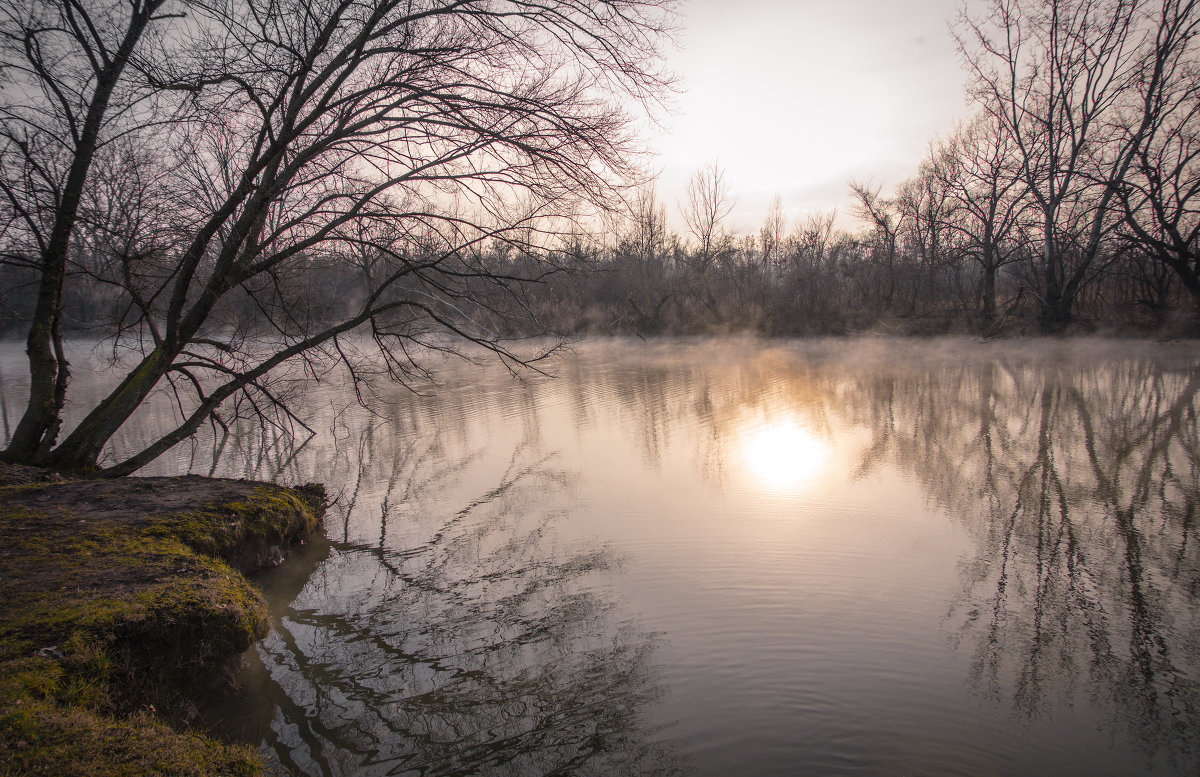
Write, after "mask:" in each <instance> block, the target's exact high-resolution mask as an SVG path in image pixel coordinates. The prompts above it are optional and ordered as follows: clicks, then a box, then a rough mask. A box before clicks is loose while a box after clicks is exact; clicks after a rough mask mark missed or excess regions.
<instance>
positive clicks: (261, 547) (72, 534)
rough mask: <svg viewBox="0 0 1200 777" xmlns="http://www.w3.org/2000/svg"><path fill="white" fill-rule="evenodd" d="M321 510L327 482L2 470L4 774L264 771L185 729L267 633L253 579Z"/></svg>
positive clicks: (0, 741)
mask: <svg viewBox="0 0 1200 777" xmlns="http://www.w3.org/2000/svg"><path fill="white" fill-rule="evenodd" d="M323 511H324V492H323V490H322V489H321V487H320V486H304V487H301V488H299V489H288V488H283V487H279V486H274V485H270V484H266V483H256V482H252V481H241V480H226V479H213V478H202V477H192V476H189V477H176V478H124V479H117V480H62V479H61V478H57V477H56V476H53V475H48V474H46V473H43V472H41V471H40V470H34V469H29V468H24V467H9V466H3V465H0V601H3V602H4V607H3V608H0V773H3V774H22V775H63V774H73V775H96V776H97V777H107V776H108V775H135V774H136V775H142V774H163V775H167V774H169V775H218V774H221V775H223V774H229V775H252V774H258V773H261V771H262V768H263V765H262V763H261V762H260V760H259V758H258V756H257V754H256V753H254V752H253V750H252V749H251V748H248V747H245V746H240V745H229V744H225V743H222V742H218V741H216V740H214V739H211V738H209V737H206V736H204V735H203V734H202V733H200V732H198V731H196V730H194V729H193V728H191V726H190V723H191V721H192V720H193V719H194V718H195V716H196V705H195V700H196V699H198V698H200V697H202V696H204V695H205V694H209V693H212V692H213V691H214V689H217V688H219V687H220V686H222V684H227V682H228V677H229V676H230V675H229V672H230V670H231V669H232V668H234V666H235V665H236V662H237V661H238V657H239V656H240V655H241V653H242V652H243V651H245V650H246V649H247V648H248V647H250V645H252V644H253V643H254V641H255V640H257V639H260V638H261V637H263V636H264V635H265V634H266V631H267V623H268V619H267V610H266V605H265V603H264V601H263V599H262V596H261V594H260V592H259V591H258V589H257V588H256V587H255V586H254V584H252V583H251V582H250V581H249V580H247V578H246V575H248V574H252V573H253V572H255V571H257V570H259V569H262V568H264V567H269V566H273V565H276V564H278V563H280V562H281V561H282V560H283V559H284V557H285V556H286V554H287V553H288V550H289V549H290V548H293V547H295V546H297V545H299V544H301V543H303V542H304V538H305V537H307V536H309V535H310V534H311V533H312V532H314V531H316V530H317V528H318V527H319V524H320V520H321V516H322V513H323Z"/></svg>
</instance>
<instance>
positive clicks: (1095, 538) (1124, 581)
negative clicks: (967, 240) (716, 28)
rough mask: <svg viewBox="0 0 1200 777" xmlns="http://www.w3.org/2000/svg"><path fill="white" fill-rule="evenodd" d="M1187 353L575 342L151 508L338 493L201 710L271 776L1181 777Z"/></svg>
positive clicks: (250, 451) (137, 441) (11, 398)
mask: <svg viewBox="0 0 1200 777" xmlns="http://www.w3.org/2000/svg"><path fill="white" fill-rule="evenodd" d="M16 354H17V355H18V356H19V351H17V352H16ZM1196 354H1197V351H1196V349H1195V343H1174V344H1172V343H1165V344H1158V343H1149V342H1145V341H1106V340H1100V339H1094V340H1056V341H1044V342H1040V341H1035V342H1032V343H1030V342H1020V343H1003V342H1001V343H980V342H976V341H973V340H967V339H953V338H952V339H935V340H919V341H918V340H903V339H866V340H861V341H844V340H815V341H802V342H797V341H758V340H738V339H726V340H715V341H700V340H663V341H651V342H648V343H646V342H641V341H626V340H615V341H613V340H609V341H603V340H601V341H588V342H585V343H583V344H581V345H579V346H578V347H577V348H576V349H575V351H574V353H573V354H571V355H570V356H568V357H566V358H564V359H563V360H562V361H559V362H557V363H556V364H555V365H554V367H553V372H554V373H555V375H554V377H552V378H544V377H538V376H533V377H530V378H529V379H528V380H526V381H524V382H522V381H517V380H515V379H514V378H512V376H510V375H509V374H508V373H507V371H505V370H504V369H503V368H501V367H499V366H496V365H493V366H491V367H479V366H473V365H465V364H458V363H454V362H447V363H444V364H440V365H438V373H439V375H440V385H439V386H437V387H430V388H429V389H428V390H426V391H424V392H423V393H422V394H420V395H418V394H414V393H412V392H410V391H407V390H404V389H401V388H398V387H393V386H386V385H381V386H378V387H377V391H376V395H375V399H374V400H373V401H372V405H371V408H370V409H369V410H367V409H364V408H361V407H359V406H358V405H357V404H356V403H355V402H354V398H353V396H352V394H351V393H350V392H348V390H347V388H346V386H344V385H342V384H340V383H338V382H336V381H330V380H326V381H323V382H322V383H321V384H316V385H310V386H307V387H306V388H305V392H304V394H303V402H302V404H301V406H300V409H301V410H303V411H304V412H303V414H304V416H305V418H306V420H307V422H308V423H309V425H310V426H311V427H312V428H313V429H314V430H315V432H316V435H315V437H313V438H312V439H311V440H309V441H307V442H306V443H305V444H304V445H303V446H301V447H300V448H299V449H298V450H297V449H295V448H294V446H293V447H290V446H288V445H287V444H286V441H285V439H284V438H283V436H282V435H281V434H280V433H279V432H278V431H277V430H276V431H272V430H270V429H267V430H265V431H264V430H262V429H259V428H254V427H249V426H247V427H243V428H240V429H238V430H237V434H235V435H233V436H231V437H229V438H228V439H224V440H214V439H206V438H201V439H199V440H198V441H197V442H196V443H195V444H192V445H185V446H180V447H179V448H177V449H176V450H175V451H173V452H172V454H171V455H170V456H168V457H164V458H163V459H162V460H160V461H158V462H155V463H154V465H152V467H151V468H150V470H151V471H146V472H144V473H143V474H176V473H179V472H183V471H195V472H201V473H205V474H207V473H210V472H211V473H213V474H216V475H222V476H230V477H255V478H266V479H274V480H279V481H281V482H284V483H303V482H307V481H313V480H316V481H321V482H323V483H325V484H326V487H327V489H328V491H329V493H330V494H331V496H335V497H336V500H335V503H334V505H333V507H332V509H331V510H330V512H329V514H328V516H327V519H326V520H327V524H326V535H327V539H328V544H327V545H326V544H324V543H317V544H315V545H314V546H312V547H309V548H308V549H307V551H306V553H305V555H304V556H302V557H301V558H298V559H295V560H293V561H292V562H289V564H287V565H284V567H282V568H281V569H280V570H278V571H277V572H276V573H274V574H273V575H272V576H270V577H268V578H266V579H265V580H264V585H265V587H266V590H267V593H268V598H269V600H270V602H271V607H272V617H273V626H274V628H273V630H272V633H271V634H270V636H268V638H267V639H266V640H265V641H264V642H263V643H262V644H261V645H260V646H259V647H258V648H256V649H255V650H254V651H252V653H251V654H250V655H249V656H248V667H247V670H246V672H245V673H244V676H243V678H242V679H243V686H244V688H245V693H244V694H243V695H242V696H241V697H239V698H237V699H234V700H231V703H230V705H229V708H228V709H226V710H223V711H220V715H221V717H223V718H224V724H223V728H224V730H225V731H227V732H229V733H231V734H233V735H236V736H239V737H242V738H244V739H246V740H247V741H251V742H255V743H259V744H261V745H262V746H263V747H264V748H266V749H267V750H269V751H270V752H271V753H273V754H274V755H275V757H276V758H277V759H278V761H279V762H280V763H281V764H282V765H284V766H286V767H287V768H290V769H292V770H294V771H296V772H298V773H304V774H330V775H350V774H364V775H375V774H378V775H384V774H405V775H409V774H411V775H451V774H497V775H500V774H506V775H507V774H517V775H544V774H584V775H588V774H596V775H602V774H603V775H613V774H630V775H659V774H662V775H667V774H694V775H728V774H740V773H744V774H756V775H773V774H778V775H784V774H835V775H836V774H846V775H850V774H864V775H865V774H938V775H941V774H984V773H995V774H1022V775H1038V774H1043V775H1060V774H1091V775H1105V774H1111V775H1127V774H1163V775H1169V774H1186V773H1195V771H1196V769H1197V768H1198V767H1200V741H1198V738H1197V734H1196V733H1195V732H1196V731H1198V730H1200V720H1197V715H1198V712H1197V709H1198V703H1200V687H1198V685H1197V681H1198V680H1200V620H1198V619H1200V615H1198V612H1200V610H1198V607H1197V601H1196V600H1197V597H1198V596H1200V555H1198V551H1197V549H1196V540H1195V538H1194V537H1193V536H1192V534H1193V532H1194V531H1195V525H1196V522H1197V515H1196V511H1197V506H1198V505H1200V494H1198V493H1197V491H1198V489H1200V485H1198V484H1200V429H1197V410H1198V409H1200V403H1198V401H1197V396H1196V395H1197V390H1198V389H1200V358H1198V357H1197V356H1196ZM0 364H2V366H3V372H2V379H3V381H4V383H3V391H4V395H5V396H6V397H7V398H8V405H9V407H10V408H11V407H12V406H14V405H17V406H19V402H18V401H17V399H18V398H19V391H20V387H19V386H17V385H15V384H16V383H17V382H16V381H14V379H13V378H14V376H15V375H19V374H21V373H20V371H19V370H20V367H19V362H18V361H14V360H13V354H9V353H7V352H6V353H5V354H4V355H3V361H2V362H0ZM75 374H76V376H77V377H76V379H77V381H78V384H77V385H79V386H80V388H81V389H82V388H83V386H82V384H83V383H84V382H86V381H89V380H93V379H94V380H96V381H97V382H98V383H99V382H102V381H103V380H104V377H103V376H102V375H91V376H89V375H88V374H87V372H86V370H84V369H82V368H81V367H78V366H77V369H76V373H75ZM156 412H160V413H163V414H164V415H162V416H161V417H156V416H155V415H154V413H150V414H148V415H147V416H146V417H145V418H144V419H143V422H142V423H143V426H141V427H140V428H136V429H132V430H129V431H127V432H125V433H124V436H123V437H122V438H120V439H118V440H115V441H114V442H115V444H116V445H117V446H126V447H127V448H131V449H132V448H136V447H138V446H139V445H142V444H144V443H145V442H146V441H147V440H149V439H152V437H153V435H154V432H155V430H156V428H160V427H164V426H165V425H166V423H167V422H168V420H169V419H168V414H169V413H170V408H169V405H168V404H166V403H164V404H161V405H159V406H158V411H156ZM214 452H219V456H218V457H216V460H215V462H214V455H213V454H214Z"/></svg>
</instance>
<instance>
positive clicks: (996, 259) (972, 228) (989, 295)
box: [930, 113, 1025, 326]
mask: <svg viewBox="0 0 1200 777" xmlns="http://www.w3.org/2000/svg"><path fill="white" fill-rule="evenodd" d="M1014 150H1015V149H1014V147H1013V142H1012V138H1011V137H1010V136H1009V135H1008V134H1007V133H1005V132H1003V130H1002V128H1001V127H999V126H997V124H996V121H995V118H994V117H993V116H991V115H990V114H987V113H984V114H982V115H980V116H977V117H976V118H975V119H974V120H973V121H971V122H970V123H968V124H966V125H965V126H963V127H961V128H959V129H958V130H957V131H956V132H955V133H954V135H952V136H951V137H950V138H949V139H948V140H946V141H945V142H943V143H941V144H940V145H939V146H938V147H936V148H935V149H934V150H933V152H932V160H931V162H932V164H931V167H930V171H931V173H932V174H933V175H935V176H937V177H938V178H939V179H940V180H941V182H942V185H943V186H944V187H945V189H946V190H947V192H948V194H949V197H950V200H951V206H950V207H951V211H952V213H951V218H950V219H949V221H948V226H949V228H950V229H951V230H952V231H953V232H954V233H955V234H956V235H957V236H958V238H959V239H960V241H961V242H962V243H963V244H964V245H965V248H966V252H967V254H968V255H969V256H970V257H971V258H972V259H973V260H974V261H975V263H976V264H978V265H979V269H980V271H981V276H980V283H979V298H980V306H981V308H982V312H983V320H984V323H985V325H987V326H991V325H992V324H993V322H995V320H996V276H997V275H998V273H999V272H1000V269H1001V268H1002V267H1004V266H1005V265H1007V264H1010V263H1011V262H1013V261H1015V260H1016V259H1017V257H1018V256H1019V255H1020V254H1019V250H1018V249H1019V246H1020V244H1019V243H1018V242H1017V241H1016V240H1015V239H1014V237H1015V235H1016V231H1017V225H1018V220H1019V218H1020V216H1021V213H1022V209H1023V206H1024V203H1025V200H1024V198H1023V196H1022V195H1023V193H1024V188H1023V186H1024V185H1023V183H1022V176H1021V175H1020V172H1019V170H1018V169H1017V168H1016V166H1015V165H1014V161H1015V160H1014V156H1013V151H1014Z"/></svg>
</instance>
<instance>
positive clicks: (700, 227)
mask: <svg viewBox="0 0 1200 777" xmlns="http://www.w3.org/2000/svg"><path fill="white" fill-rule="evenodd" d="M736 206H737V198H735V197H734V196H733V195H732V194H731V193H730V191H729V184H728V182H726V180H725V171H724V170H723V169H722V168H721V166H720V165H719V164H717V162H716V160H713V161H712V162H709V163H708V164H706V165H704V167H702V168H700V169H699V170H697V171H696V172H695V173H693V174H692V177H691V179H690V180H688V185H687V201H686V202H685V203H684V204H683V206H682V207H681V208H680V210H681V211H682V213H683V221H684V223H685V224H687V228H688V230H689V231H690V232H691V233H692V237H694V238H695V239H696V243H697V246H698V252H697V255H696V259H697V262H696V264H697V269H698V270H699V271H700V272H701V274H703V273H704V272H705V271H706V270H707V269H708V268H709V266H711V265H712V262H713V257H714V254H715V247H716V246H717V245H718V244H719V243H721V242H722V238H723V236H724V235H725V233H724V232H723V229H724V228H723V226H722V222H724V220H725V219H726V218H728V216H729V214H730V213H732V212H733V209H734V208H735V207H736Z"/></svg>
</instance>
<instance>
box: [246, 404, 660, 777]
mask: <svg viewBox="0 0 1200 777" xmlns="http://www.w3.org/2000/svg"><path fill="white" fill-rule="evenodd" d="M411 420H413V419H412V418H411V417H402V416H397V415H393V416H392V417H391V418H389V419H387V420H386V421H385V422H383V423H379V422H376V423H369V424H367V425H366V427H365V428H362V429H360V431H359V433H358V434H357V435H342V436H341V437H339V438H338V439H339V443H338V447H339V448H344V447H345V446H347V445H350V444H351V443H352V444H353V448H354V451H353V452H352V453H351V454H347V453H346V451H344V450H339V451H335V452H334V453H335V460H336V461H342V462H344V461H355V462H357V466H358V469H359V470H360V471H359V473H358V476H357V478H356V479H355V480H354V481H353V482H354V483H356V484H358V485H357V487H355V486H350V487H348V489H347V491H346V492H345V493H344V494H343V499H342V504H341V505H338V506H335V508H334V510H333V511H332V512H333V513H335V514H336V513H338V512H339V511H340V512H342V514H343V517H344V523H343V524H342V525H341V526H338V525H337V524H338V521H337V520H336V518H335V520H334V521H332V522H331V525H330V526H329V533H330V534H337V533H339V532H338V531H337V530H338V529H343V530H345V533H344V534H343V536H342V537H341V538H339V539H338V540H337V541H334V542H333V543H332V547H331V551H330V555H329V558H327V559H326V560H324V561H323V562H321V563H320V564H319V566H316V565H314V566H312V567H310V568H308V569H300V570H299V571H300V573H301V574H302V575H305V574H311V577H310V578H309V579H308V580H307V584H306V585H305V586H304V588H303V589H302V590H301V589H300V588H299V587H298V586H297V587H294V588H292V589H291V590H288V589H287V585H288V584H286V583H284V584H282V587H277V588H276V590H275V591H268V594H269V597H270V598H271V600H272V601H273V603H274V608H275V612H274V616H275V617H274V622H273V629H272V632H271V634H270V636H268V637H267V639H266V640H265V641H264V642H263V643H262V645H261V647H260V649H259V650H258V652H257V653H256V654H255V655H254V656H252V657H251V666H250V668H249V669H248V670H247V672H246V674H245V677H244V678H243V683H244V685H245V686H246V691H247V693H246V694H245V696H244V697H243V698H245V699H248V701H249V703H250V704H259V705H261V706H259V707H258V709H257V710H256V711H254V712H251V713H249V714H248V715H243V716H242V717H241V719H240V720H237V721H230V720H226V724H225V728H226V729H231V728H232V729H240V730H237V731H236V732H235V733H237V734H238V735H239V736H240V737H242V738H244V739H248V740H250V741H257V742H265V743H266V744H267V746H268V747H269V749H270V750H271V751H272V752H273V753H274V754H275V757H276V758H277V759H278V761H279V763H280V764H281V765H282V766H283V767H285V768H286V769H288V770H291V771H293V772H295V773H298V774H300V773H302V774H321V775H341V774H356V775H372V774H380V775H382V774H387V775H409V774H411V775H459V774H462V775H466V774H472V775H475V774H481V775H487V774H502V775H554V774H563V775H565V774H571V775H589V774H596V775H611V774H645V775H655V774H658V775H669V774H676V773H679V772H680V769H679V767H678V766H677V765H676V761H675V758H674V756H673V755H672V753H671V752H670V751H669V750H668V749H667V748H666V747H665V746H659V745H655V744H651V743H649V742H648V739H649V734H651V733H652V732H648V731H646V730H645V725H644V721H643V712H644V710H645V708H646V706H647V705H648V704H650V703H651V702H653V701H654V700H655V699H657V698H658V697H659V696H660V695H661V693H662V691H661V688H660V687H659V685H658V684H657V678H656V674H655V666H654V663H653V655H654V651H655V647H656V639H655V637H654V636H653V635H650V634H647V633H645V632H644V631H642V630H641V629H640V628H639V626H638V625H637V624H636V623H635V622H632V621H623V620H622V619H621V613H620V612H619V611H618V610H617V609H616V608H615V606H614V604H613V603H612V602H611V601H606V599H605V598H604V596H603V595H602V594H601V593H598V592H597V591H595V590H592V589H590V588H589V586H588V578H589V575H593V574H594V573H597V572H601V571H603V570H605V569H608V568H610V567H611V566H612V565H613V564H614V563H615V560H614V558H613V556H612V554H611V553H610V552H608V551H607V550H606V549H604V548H600V549H595V548H592V549H587V548H582V549H581V548H578V547H567V546H566V545H565V544H561V543H557V542H556V539H555V532H554V524H555V522H556V519H557V518H558V517H560V515H561V503H562V501H563V500H564V499H569V498H570V497H571V491H572V487H573V486H572V478H571V476H570V475H569V474H568V473H566V472H564V471H561V470H559V469H556V466H555V462H556V457H555V456H554V455H552V454H550V455H547V454H544V453H540V452H539V449H538V448H539V446H538V445H537V444H536V442H535V441H533V440H529V439H526V440H522V441H520V442H518V443H517V444H516V445H515V447H514V449H513V451H512V454H511V457H510V459H509V461H508V462H507V465H506V466H504V467H503V468H502V471H501V472H500V473H499V474H498V475H497V476H496V477H495V479H494V480H493V482H492V484H491V485H490V487H487V488H485V489H484V490H483V491H482V492H480V493H478V495H477V496H476V497H475V498H474V499H472V500H470V501H468V502H467V503H465V504H462V505H461V506H460V507H459V509H457V510H454V511H451V512H449V514H446V513H445V512H443V513H442V514H441V515H437V514H433V515H430V514H425V513H424V511H425V510H427V509H432V506H433V505H434V504H436V503H437V500H438V499H439V498H442V495H443V493H444V492H445V491H446V490H447V489H449V488H451V487H453V489H455V490H457V491H458V492H459V493H462V492H463V489H464V483H463V480H464V478H466V477H468V474H467V473H468V471H469V470H471V465H472V464H473V463H477V462H478V461H479V460H480V459H482V458H484V456H485V451H483V450H482V449H476V450H474V451H472V452H470V453H465V454H463V455H462V456H461V458H460V459H459V460H458V461H448V460H447V448H446V446H443V445H441V444H440V437H439V435H441V434H446V433H448V434H453V433H454V429H453V426H452V425H451V427H449V428H442V429H441V430H440V431H438V430H433V427H431V426H430V425H428V424H426V423H424V422H425V421H429V420H430V418H429V417H428V416H422V418H421V419H420V420H421V421H422V423H421V424H419V425H417V426H415V427H414V426H412V425H409V424H407V423H406V422H407V421H411ZM401 440H404V441H408V442H412V441H414V440H416V442H415V444H412V445H407V444H406V445H404V446H400V445H398V444H397V442H398V441H401ZM455 450H466V449H464V448H459V447H455ZM371 484H383V485H382V486H380V488H382V491H379V490H378V489H373V486H372V485H371ZM371 509H375V510H378V531H379V534H378V538H377V539H374V540H366V539H364V538H362V537H355V536H352V535H353V534H354V532H355V529H354V528H353V527H352V526H351V522H350V518H349V516H348V515H347V514H348V513H350V512H352V511H355V510H358V511H359V512H360V515H359V516H358V517H357V518H355V520H354V526H361V525H363V524H364V523H369V521H364V520H363V516H362V515H361V513H362V512H363V511H367V512H369V511H370V510H371ZM299 566H302V565H299ZM268 584H270V581H268ZM302 584H303V583H302ZM223 714H224V715H225V716H226V717H227V718H228V712H225V713H223Z"/></svg>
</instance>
